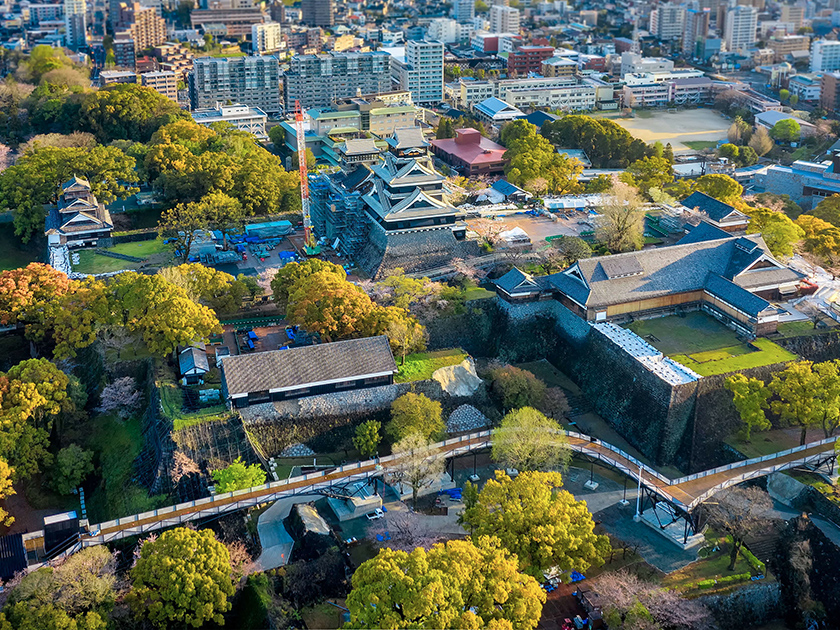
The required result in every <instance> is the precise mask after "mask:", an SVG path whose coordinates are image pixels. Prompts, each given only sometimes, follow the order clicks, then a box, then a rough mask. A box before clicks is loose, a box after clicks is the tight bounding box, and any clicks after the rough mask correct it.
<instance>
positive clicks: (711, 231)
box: [677, 221, 730, 245]
mask: <svg viewBox="0 0 840 630" xmlns="http://www.w3.org/2000/svg"><path fill="white" fill-rule="evenodd" d="M729 236H730V234H729V232H725V231H724V230H721V229H720V228H719V227H715V226H714V225H712V224H711V223H709V222H708V221H700V223H699V225H696V226H694V227H693V228H692V229H691V231H690V232H689V233H688V234H686V235H685V236H683V237H682V238H681V239H680V240H679V241H677V245H688V244H689V243H700V242H702V241H714V240H716V239H719V238H729Z"/></svg>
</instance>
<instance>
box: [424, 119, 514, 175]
mask: <svg viewBox="0 0 840 630" xmlns="http://www.w3.org/2000/svg"><path fill="white" fill-rule="evenodd" d="M455 133H456V136H455V137H454V138H446V139H445V140H432V151H433V152H434V154H435V155H437V156H438V157H439V158H440V159H441V160H443V161H444V162H446V163H447V164H449V165H450V166H452V167H454V168H456V169H458V171H459V172H460V173H461V174H462V175H465V176H468V177H474V176H477V175H500V174H502V173H504V170H505V165H506V164H507V160H506V159H505V157H504V155H505V151H506V149H505V148H504V147H503V146H502V145H500V144H496V143H495V142H493V141H492V140H490V139H489V138H485V137H484V136H482V135H481V133H479V132H478V131H476V130H475V129H456V130H455Z"/></svg>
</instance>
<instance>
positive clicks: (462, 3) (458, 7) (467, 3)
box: [452, 0, 475, 24]
mask: <svg viewBox="0 0 840 630" xmlns="http://www.w3.org/2000/svg"><path fill="white" fill-rule="evenodd" d="M452 17H453V18H454V19H455V20H456V21H458V22H461V23H462V24H466V23H467V22H472V21H473V20H474V19H475V2H473V0H454V2H453V4H452Z"/></svg>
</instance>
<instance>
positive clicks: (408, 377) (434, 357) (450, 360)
mask: <svg viewBox="0 0 840 630" xmlns="http://www.w3.org/2000/svg"><path fill="white" fill-rule="evenodd" d="M467 356H469V355H467V353H466V352H464V351H463V350H461V349H460V348H452V349H450V350H436V351H434V352H418V353H417V354H410V355H408V356H407V357H406V358H405V365H398V367H399V372H398V373H397V376H396V378H395V379H394V380H395V381H396V382H397V383H410V382H411V381H423V380H426V379H429V378H431V377H432V373H433V372H434V371H435V370H437V369H440V368H442V367H448V366H450V365H457V364H458V363H460V362H461V361H463V360H464V359H466V358H467ZM397 362H398V363H399V359H397Z"/></svg>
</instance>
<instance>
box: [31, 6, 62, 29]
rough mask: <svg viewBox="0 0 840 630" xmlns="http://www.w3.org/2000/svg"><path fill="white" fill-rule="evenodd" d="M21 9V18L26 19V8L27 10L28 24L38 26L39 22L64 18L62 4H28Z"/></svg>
mask: <svg viewBox="0 0 840 630" xmlns="http://www.w3.org/2000/svg"><path fill="white" fill-rule="evenodd" d="M22 10H23V18H24V20H25V19H26V10H28V11H29V25H30V26H40V25H41V22H55V21H58V20H63V19H64V5H63V4H30V5H29V6H28V7H27V8H26V9H22Z"/></svg>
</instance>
